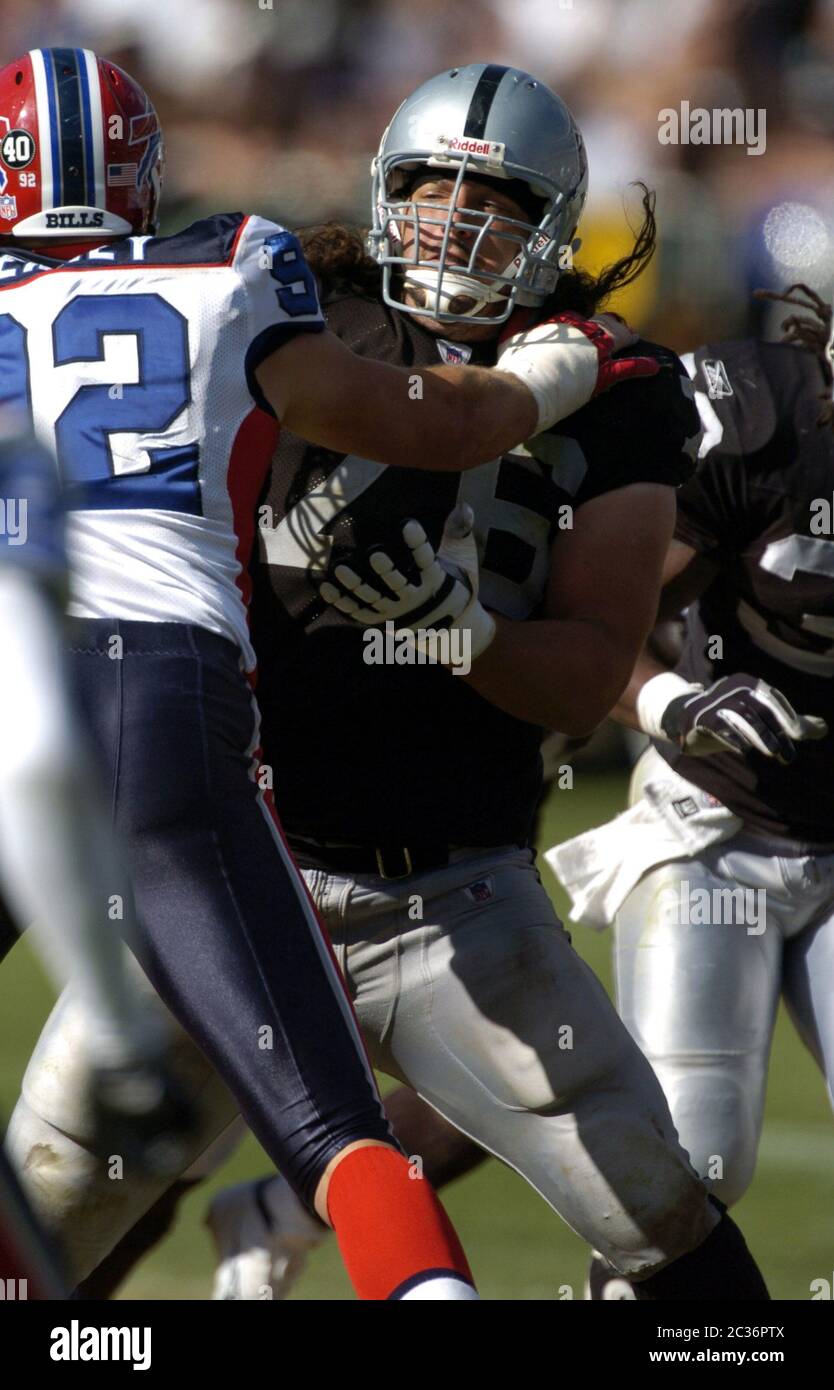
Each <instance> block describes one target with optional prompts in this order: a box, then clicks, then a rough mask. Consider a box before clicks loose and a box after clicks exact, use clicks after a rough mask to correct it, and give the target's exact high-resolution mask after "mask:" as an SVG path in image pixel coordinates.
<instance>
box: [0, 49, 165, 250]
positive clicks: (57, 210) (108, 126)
mask: <svg viewBox="0 0 834 1390" xmlns="http://www.w3.org/2000/svg"><path fill="white" fill-rule="evenodd" d="M162 162H163V151H162V131H161V130H160V127H159V120H158V118H157V114H156V112H155V110H154V108H153V106H152V105H151V103H150V100H149V99H148V96H147V93H146V92H145V91H143V89H142V88H141V87H140V86H139V84H138V83H137V82H134V80H133V78H132V77H129V76H128V75H127V73H126V72H123V71H122V69H121V68H118V67H116V64H115V63H109V62H108V61H107V59H106V58H97V57H96V55H95V53H91V52H90V50H89V49H86V48H33V49H31V50H30V52H29V53H27V54H26V55H25V56H24V57H23V58H19V59H18V60H17V62H14V63H9V65H8V66H7V67H5V68H3V69H2V70H0V241H2V240H6V239H7V238H12V239H14V240H15V241H23V242H27V243H30V244H35V243H39V244H40V243H48V244H49V251H50V254H52V255H57V256H63V255H66V254H67V253H68V252H69V251H70V250H71V246H72V244H73V243H87V244H88V245H89V243H90V242H96V243H98V242H101V241H105V240H107V239H108V238H112V237H121V236H126V235H128V233H130V232H136V233H145V232H153V231H154V230H155V221H156V208H157V203H158V201H159V192H160V186H161V182H162Z"/></svg>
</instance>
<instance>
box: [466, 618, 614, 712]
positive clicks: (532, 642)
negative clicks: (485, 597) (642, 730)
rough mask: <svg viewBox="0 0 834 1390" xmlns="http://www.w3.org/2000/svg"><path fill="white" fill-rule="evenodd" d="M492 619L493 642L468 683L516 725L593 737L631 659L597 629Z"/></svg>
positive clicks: (584, 624) (568, 622) (582, 623)
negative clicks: (522, 721) (521, 722)
mask: <svg viewBox="0 0 834 1390" xmlns="http://www.w3.org/2000/svg"><path fill="white" fill-rule="evenodd" d="M493 617H495V621H496V629H497V630H496V634H495V638H494V640H493V641H492V643H491V644H490V646H489V647H488V648H487V650H486V651H485V652H484V653H483V655H482V656H480V657H478V659H477V660H476V661H474V662H473V664H472V670H471V672H470V673H469V675H468V676H466V677H464V679H465V680H466V681H467V682H468V684H469V685H471V686H472V687H473V688H474V689H475V690H477V691H478V693H479V694H480V695H483V696H484V698H485V699H487V700H489V701H490V703H491V704H493V705H497V706H498V708H499V709H503V710H505V711H506V713H507V714H512V715H513V716H514V717H515V718H516V719H525V720H527V721H528V722H529V723H531V724H538V725H541V726H543V727H544V728H546V729H559V730H560V731H561V732H562V733H565V734H570V735H571V736H572V737H583V736H584V735H586V734H590V733H592V732H593V730H594V729H595V728H596V726H597V725H598V724H599V723H601V721H602V720H603V719H604V718H605V716H606V715H607V714H608V713H609V712H610V711H611V709H612V708H613V707H614V705H615V704H616V702H617V699H618V698H619V696H620V693H621V692H622V690H623V689H624V687H625V686H626V684H627V682H628V679H629V674H630V670H631V665H632V662H633V655H632V653H631V652H629V651H624V650H623V649H622V648H621V647H620V646H618V644H617V641H616V638H615V635H614V634H613V633H612V632H611V631H610V629H609V628H608V627H607V626H606V625H605V624H604V623H599V624H598V623H596V622H591V621H587V620H575V619H543V620H541V621H533V622H513V621H510V620H509V619H506V618H500V617H498V616H496V615H495V614H493Z"/></svg>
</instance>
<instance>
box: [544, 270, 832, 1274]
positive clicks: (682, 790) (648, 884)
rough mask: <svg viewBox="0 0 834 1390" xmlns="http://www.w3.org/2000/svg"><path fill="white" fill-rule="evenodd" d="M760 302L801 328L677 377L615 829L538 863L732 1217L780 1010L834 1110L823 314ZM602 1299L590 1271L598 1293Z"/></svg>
mask: <svg viewBox="0 0 834 1390" xmlns="http://www.w3.org/2000/svg"><path fill="white" fill-rule="evenodd" d="M799 291H803V293H802V294H800V293H799ZM769 297H770V298H774V299H780V300H784V301H785V302H786V303H788V304H792V305H797V306H799V307H800V308H802V309H804V310H810V311H811V313H812V314H813V315H814V317H812V318H808V317H807V316H804V317H800V316H799V315H793V316H792V317H791V318H790V319H789V320H788V321H787V323H786V325H785V326H786V327H787V328H788V340H789V341H788V342H787V343H782V344H778V343H763V342H759V341H756V340H751V339H745V340H742V341H740V342H730V343H716V344H709V345H707V346H705V347H703V348H699V349H698V351H697V352H696V353H694V354H692V355H691V356H690V358H689V359H688V360H689V369H690V371H691V374H692V377H693V380H694V382H695V386H696V392H697V400H698V404H699V408H700V410H701V415H702V419H703V422H704V430H705V433H704V440H703V444H702V450H701V462H700V464H699V467H698V472H697V474H696V476H695V478H693V479H692V481H691V482H690V483H688V484H687V485H686V487H684V488H683V489H682V490H681V492H680V494H679V497H678V520H677V525H676V531H675V540H674V542H673V544H672V546H671V548H670V551H669V555H668V557H667V561H666V567H665V572H664V579H665V587H664V598H663V607H662V609H661V612H663V611H664V610H665V611H666V612H667V613H674V612H677V611H679V610H680V609H681V608H683V607H685V609H686V638H685V644H684V649H683V653H682V655H681V658H680V660H679V661H678V662H677V664H676V667H675V671H674V673H672V672H671V671H670V670H669V668H668V667H664V666H663V665H661V664H660V663H659V662H658V661H657V659H656V658H654V657H653V656H652V654H651V653H650V652H648V651H647V652H645V653H644V654H643V656H642V658H641V660H640V661H639V662H638V664H637V666H636V668H635V672H634V675H633V677H632V680H631V683H630V685H629V687H628V689H627V690H626V692H625V693H624V695H623V697H622V699H621V700H620V702H619V705H618V708H617V717H618V718H620V719H622V720H623V721H624V722H626V723H628V724H630V725H631V726H632V727H634V728H640V729H642V730H643V731H644V732H646V733H648V734H650V735H651V736H652V738H653V745H652V746H651V747H650V748H649V749H648V750H647V751H646V753H645V754H644V755H643V757H642V758H641V759H640V762H639V763H638V765H637V768H636V769H635V773H634V777H633V779H632V786H631V796H630V803H631V807H632V809H631V810H630V811H628V812H625V813H624V814H623V815H622V816H620V817H619V818H618V819H617V820H616V821H614V822H612V823H611V824H610V825H608V826H602V827H600V829H599V830H598V831H590V832H588V833H587V834H586V835H584V836H581V837H580V838H579V839H578V840H574V841H571V842H568V843H567V844H565V845H562V846H560V847H559V848H558V849H557V850H556V851H554V852H553V854H552V855H550V856H548V858H549V860H550V862H551V864H552V865H553V867H554V869H555V871H556V872H557V873H558V874H559V876H560V877H561V879H562V881H563V882H564V883H565V885H566V887H567V888H568V890H569V891H570V893H571V897H572V900H573V904H574V907H573V915H574V916H575V917H576V919H577V920H579V919H582V920H584V921H585V922H586V923H588V924H590V925H592V926H596V927H604V926H607V925H609V924H610V923H611V922H612V921H613V922H614V923H615V927H616V945H615V963H616V972H617V993H618V1002H619V1008H620V1011H621V1013H622V1016H623V1019H624V1021H625V1022H626V1024H627V1025H628V1028H629V1030H630V1032H631V1033H632V1035H633V1036H634V1038H635V1039H636V1041H637V1042H638V1043H639V1045H640V1047H641V1048H642V1050H643V1051H644V1052H645V1054H646V1055H647V1057H648V1058H649V1060H650V1061H651V1062H652V1065H653V1067H654V1069H655V1071H656V1072H657V1075H658V1077H659V1078H660V1081H661V1083H662V1085H663V1088H664V1091H665V1092H666V1095H667V1097H668V1099H669V1105H670V1108H671V1110H672V1114H673V1116H674V1120H675V1127H676V1129H677V1130H678V1133H679V1134H680V1136H681V1142H682V1143H683V1144H684V1146H685V1147H686V1148H687V1150H688V1152H689V1154H690V1156H691V1158H692V1161H693V1163H694V1164H695V1167H696V1168H697V1170H698V1172H699V1173H701V1174H702V1175H703V1176H704V1177H705V1178H706V1179H708V1180H709V1182H710V1187H711V1189H712V1191H714V1192H715V1193H716V1195H717V1196H718V1197H720V1198H721V1200H722V1201H723V1202H725V1203H726V1204H727V1205H728V1206H729V1205H733V1204H734V1203H736V1202H738V1201H739V1200H740V1198H741V1197H742V1196H743V1194H744V1192H745V1191H746V1189H747V1187H748V1185H749V1184H750V1182H751V1179H752V1177H753V1172H754V1169H755V1166H756V1156H757V1150H758V1144H759V1138H760V1135H761V1129H762V1116H763V1111H764V1100H765V1088H766V1083H767V1073H768V1059H769V1056H770V1050H771V1043H772V1038H773V1029H774V1023H775V1017H776V1009H777V1005H778V1003H779V999H780V996H781V997H782V998H783V999H784V1001H785V1003H786V1006H787V1009H788V1012H789V1014H790V1017H791V1019H792V1021H793V1023H794V1026H795V1027H796V1029H797V1032H798V1033H799V1036H800V1038H801V1039H802V1041H803V1043H804V1044H805V1046H806V1047H807V1048H808V1049H809V1051H810V1053H811V1055H812V1057H813V1058H814V1060H815V1061H816V1063H817V1065H818V1066H819V1068H820V1070H821V1071H822V1073H823V1075H824V1077H825V1079H826V1082H827V1085H828V1092H829V1096H831V1097H832V1098H834V1081H833V1080H832V1078H834V1002H832V1001H834V976H832V971H834V799H832V791H831V777H830V767H831V743H830V735H828V730H829V729H830V728H831V727H832V726H834V702H832V690H834V685H833V684H832V682H834V526H832V511H831V508H832V505H834V438H832V430H831V420H832V383H831V363H830V356H829V349H828V343H829V341H830V325H831V311H830V308H829V306H828V305H826V304H824V303H823V302H822V301H821V300H820V299H819V298H818V296H815V295H814V294H813V293H810V294H809V291H808V289H807V287H805V286H796V285H795V286H793V287H792V289H791V290H790V291H788V292H787V293H786V294H785V295H779V296H775V295H774V296H769ZM796 710H808V711H813V715H808V716H805V715H798V714H796V712H795V711H796ZM827 735H828V736H827ZM609 1275H610V1271H609ZM607 1282H608V1280H607V1277H606V1273H605V1267H604V1265H603V1264H602V1262H598V1263H597V1265H596V1267H595V1269H594V1270H593V1272H592V1280H591V1287H592V1291H593V1293H594V1296H596V1297H600V1298H605V1297H606V1296H607Z"/></svg>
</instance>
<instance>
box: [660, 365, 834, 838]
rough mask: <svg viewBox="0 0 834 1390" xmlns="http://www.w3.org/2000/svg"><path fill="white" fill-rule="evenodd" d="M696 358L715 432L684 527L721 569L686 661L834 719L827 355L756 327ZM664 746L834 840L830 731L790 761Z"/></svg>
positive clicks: (767, 815)
mask: <svg viewBox="0 0 834 1390" xmlns="http://www.w3.org/2000/svg"><path fill="white" fill-rule="evenodd" d="M687 360H688V361H689V363H690V365H691V369H692V371H693V374H694V384H695V387H696V393H697V398H698V404H699V409H700V411H701V416H702V422H703V425H704V442H703V445H702V453H703V457H702V459H701V461H700V463H699V465H698V469H697V472H696V474H695V476H694V477H693V478H692V479H691V480H690V481H689V482H688V483H687V484H686V485H685V486H684V487H682V488H681V489H680V491H679V493H678V522H677V529H676V534H677V536H678V538H679V539H680V540H682V541H684V542H685V543H686V544H687V545H691V546H692V547H693V548H694V549H695V550H697V551H699V552H703V553H705V554H707V555H709V556H711V557H712V558H714V559H715V561H716V562H717V563H718V564H719V565H720V570H719V573H718V576H717V578H716V579H715V580H714V581H713V582H712V583H711V584H710V586H709V588H708V589H707V590H706V592H705V593H704V594H703V596H702V597H701V598H700V600H699V601H698V602H697V603H696V604H694V605H693V607H692V608H691V609H690V610H689V612H688V614H687V636H686V643H685V647H684V652H683V656H682V658H681V660H680V662H679V664H678V667H677V669H678V670H679V671H680V673H681V674H682V675H685V676H687V677H688V678H689V679H692V680H698V681H702V682H703V683H704V684H706V685H708V684H710V683H711V682H712V681H714V680H717V679H718V678H719V677H720V676H723V675H730V674H732V673H733V672H740V671H743V672H749V673H751V674H753V675H757V676H760V677H761V678H762V679H763V680H766V681H768V682H769V683H770V684H771V685H774V686H777V687H778V688H779V689H780V690H781V691H782V692H783V693H784V694H785V695H786V696H787V698H788V699H789V700H790V702H791V704H792V705H793V706H794V709H796V710H797V711H798V712H800V713H803V714H819V715H823V716H824V718H825V719H826V720H827V721H828V723H829V726H830V727H831V728H832V729H834V533H832V525H831V522H832V508H834V432H833V431H832V429H831V427H830V426H826V427H823V428H819V427H818V424H817V421H818V418H819V415H820V411H821V408H822V401H821V399H820V397H821V396H822V395H823V394H824V393H825V391H826V385H825V381H824V379H823V373H822V367H821V363H820V361H819V359H818V358H817V357H816V356H815V355H814V354H813V353H810V352H807V351H805V350H802V349H799V348H796V347H792V346H788V345H787V344H783V343H764V342H756V341H755V340H746V341H743V342H729V343H720V344H718V345H717V346H707V347H703V348H700V349H699V350H698V351H697V352H696V353H695V354H694V356H693V357H692V358H690V359H687ZM716 637H717V638H720V643H716V641H715V640H714V639H715V638H716ZM658 749H659V751H660V752H661V753H662V754H663V756H664V757H665V758H666V759H667V760H668V761H669V762H671V763H672V764H673V765H674V766H675V767H676V768H677V769H678V771H679V772H680V773H681V774H682V775H683V776H685V777H687V778H688V779H689V780H690V781H692V782H695V783H696V784H697V785H698V786H700V787H703V788H704V789H705V790H706V791H708V792H711V793H712V795H713V796H716V797H718V798H719V799H720V800H721V801H723V802H724V803H725V804H726V805H728V806H730V807H731V808H732V810H733V811H735V812H736V814H737V815H739V816H742V817H743V818H744V820H745V821H746V822H748V823H749V824H750V825H751V826H753V827H756V828H758V829H760V830H762V831H765V832H769V833H771V834H774V835H782V836H790V837H792V838H795V839H797V840H800V841H803V842H805V843H808V844H812V845H813V844H826V843H832V842H834V782H832V777H831V770H832V737H831V735H830V734H829V736H828V737H827V738H825V739H822V740H820V741H819V742H814V743H800V744H799V745H798V752H797V758H796V761H795V762H794V763H793V764H791V765H790V766H789V767H783V766H781V765H780V764H779V763H776V762H775V761H774V760H773V759H770V758H766V757H764V756H763V755H761V754H758V753H755V752H751V753H750V754H749V755H747V756H745V757H744V758H741V757H738V756H737V755H734V754H732V753H720V754H717V755H715V756H714V757H709V758H692V757H687V756H684V755H683V754H681V753H679V752H678V751H677V750H674V749H672V750H670V748H669V745H668V744H664V745H660V744H659V745H658Z"/></svg>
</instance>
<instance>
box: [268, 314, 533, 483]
mask: <svg viewBox="0 0 834 1390" xmlns="http://www.w3.org/2000/svg"><path fill="white" fill-rule="evenodd" d="M256 375H257V379H258V383H259V385H260V388H261V390H262V391H263V393H264V395H265V396H266V399H267V400H268V401H269V403H270V404H271V406H272V408H273V409H274V411H275V413H276V415H277V416H278V419H279V420H281V421H283V423H284V424H286V425H287V426H288V428H289V429H291V430H293V431H294V432H295V433H296V434H298V435H301V437H302V438H304V439H309V440H310V442H311V443H313V444H320V445H322V446H323V447H324V448H326V449H333V450H335V451H336V452H338V453H349V454H356V455H358V456H359V457H360V458H367V459H373V460H375V461H376V462H378V463H388V464H394V465H395V466H400V467H403V468H422V469H429V470H441V469H449V470H454V471H459V470H460V469H465V468H472V467H474V466H475V465H476V464H479V463H486V462H488V461H489V460H490V459H494V458H498V457H500V455H501V454H502V453H504V452H506V450H507V449H511V448H513V447H514V446H515V445H516V444H519V443H521V441H522V440H524V439H528V438H529V437H530V435H532V434H534V433H535V431H536V428H537V425H538V423H539V407H538V405H537V402H536V398H535V396H534V395H533V393H532V391H531V390H530V389H529V388H528V387H527V386H526V385H525V384H524V382H522V381H521V380H520V379H519V377H518V376H515V375H513V374H512V373H510V372H495V371H489V370H487V369H486V368H484V367H427V368H424V369H423V370H421V371H409V370H408V369H405V368H400V367H393V366H390V365H389V364H388V363H385V362H374V361H371V360H369V359H367V358H362V357H359V356H357V355H356V354H355V353H353V352H351V351H350V350H349V349H348V348H347V347H345V345H344V343H342V342H341V341H340V340H339V339H338V338H336V337H334V335H333V334H332V333H320V334H316V335H315V336H313V337H310V336H309V335H306V334H304V335H300V336H299V337H298V338H295V339H293V340H291V341H290V342H288V343H286V344H285V345H284V346H283V347H282V348H280V349H279V350H278V351H277V352H275V353H273V354H272V355H271V356H270V357H268V358H266V359H265V361H264V362H262V363H261V365H260V366H259V367H258V369H257V373H256Z"/></svg>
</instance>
